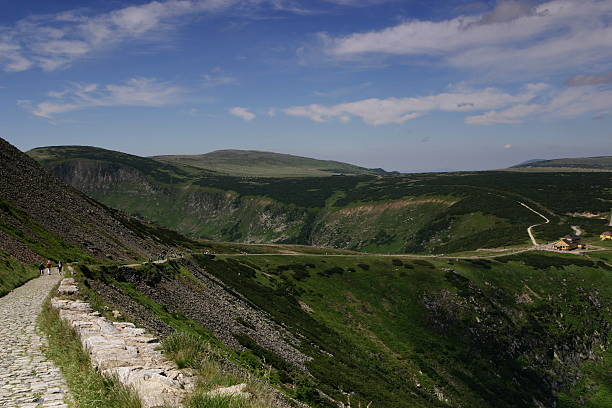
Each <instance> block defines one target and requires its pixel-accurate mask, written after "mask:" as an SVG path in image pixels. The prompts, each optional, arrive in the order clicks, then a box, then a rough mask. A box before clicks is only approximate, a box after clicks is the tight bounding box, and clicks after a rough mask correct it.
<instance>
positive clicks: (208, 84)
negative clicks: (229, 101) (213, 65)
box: [202, 74, 238, 88]
mask: <svg viewBox="0 0 612 408" xmlns="http://www.w3.org/2000/svg"><path fill="white" fill-rule="evenodd" d="M202 79H204V82H203V86H204V87H205V88H212V87H215V86H223V85H235V84H237V83H238V79H237V78H234V77H232V76H229V75H217V74H212V75H211V74H204V75H202Z"/></svg>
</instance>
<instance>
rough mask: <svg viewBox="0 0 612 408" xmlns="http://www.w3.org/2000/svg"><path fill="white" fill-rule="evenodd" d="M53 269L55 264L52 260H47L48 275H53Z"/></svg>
mask: <svg viewBox="0 0 612 408" xmlns="http://www.w3.org/2000/svg"><path fill="white" fill-rule="evenodd" d="M51 268H53V263H52V262H51V260H50V259H48V260H47V275H51Z"/></svg>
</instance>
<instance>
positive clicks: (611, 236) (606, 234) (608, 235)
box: [599, 231, 612, 240]
mask: <svg viewBox="0 0 612 408" xmlns="http://www.w3.org/2000/svg"><path fill="white" fill-rule="evenodd" d="M599 238H601V239H602V240H604V239H612V232H610V231H606V232H602V233H601V234H600V235H599Z"/></svg>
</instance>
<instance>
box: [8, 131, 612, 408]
mask: <svg viewBox="0 0 612 408" xmlns="http://www.w3.org/2000/svg"><path fill="white" fill-rule="evenodd" d="M0 142H2V143H1V144H0V154H1V155H2V156H1V157H0V158H1V159H2V160H0V176H1V177H2V180H4V181H5V183H3V184H0V234H2V235H1V238H2V239H1V240H0V291H3V292H6V291H7V290H10V288H11V287H14V286H16V285H19V284H21V283H23V282H25V281H26V280H27V279H30V278H32V277H33V276H35V275H36V273H37V272H36V270H35V264H36V263H37V262H39V261H40V260H41V259H44V258H51V259H53V260H57V259H58V258H62V260H64V261H66V260H78V261H79V263H78V264H77V265H75V269H76V271H77V276H76V278H77V280H78V281H79V285H80V290H81V291H82V292H81V293H82V296H83V297H84V300H86V301H88V302H89V303H91V304H92V306H93V307H94V308H96V310H98V311H99V312H100V313H102V314H104V315H105V316H107V317H109V318H110V317H111V316H114V315H115V313H111V311H115V310H116V311H119V314H120V316H121V318H122V319H126V320H128V321H132V322H135V323H136V324H138V325H139V326H142V327H145V328H147V329H149V330H150V331H152V332H154V333H156V334H157V335H159V337H160V338H162V339H167V340H166V341H165V342H164V344H165V347H166V348H167V351H168V353H169V355H170V356H171V357H172V358H174V359H175V360H176V361H177V362H179V363H180V364H183V366H191V367H205V366H206V367H210V365H209V362H210V361H215V362H216V363H215V370H218V371H215V372H219V375H218V376H217V375H216V374H215V375H214V376H217V377H219V378H214V379H212V380H211V381H212V382H211V383H214V384H222V383H224V381H226V380H225V379H223V378H226V376H228V375H229V376H235V375H237V377H232V378H238V379H239V381H243V379H244V378H251V379H258V380H257V381H255V383H258V384H263V385H265V384H269V385H272V386H273V387H275V388H276V389H278V390H281V391H282V392H283V393H284V394H286V395H288V396H290V397H291V398H294V399H296V400H298V401H301V402H303V403H305V404H307V406H309V407H312V408H335V407H338V406H342V405H341V404H345V406H346V404H347V402H348V400H349V398H350V400H351V406H353V407H358V406H360V405H361V406H362V407H365V406H367V405H368V404H371V405H370V408H387V407H394V408H402V407H424V408H425V407H427V408H429V407H457V408H458V407H483V408H488V407H495V408H522V407H525V408H527V407H534V406H536V407H545V408H549V407H550V408H553V407H555V408H577V407H589V408H607V407H609V406H610V405H612V390H611V389H610V384H612V378H611V377H610V373H611V372H612V364H611V360H610V358H611V355H610V351H609V343H610V339H609V333H610V322H611V317H612V316H611V307H612V304H611V303H610V302H611V299H612V293H611V290H612V289H611V288H612V281H611V279H612V273H611V272H612V252H611V251H610V250H607V251H599V252H592V253H589V254H588V255H585V256H575V255H560V254H552V253H541V252H526V253H520V254H516V255H513V256H505V257H503V256H502V257H496V258H491V259H477V258H462V257H461V256H458V255H454V256H433V257H430V256H416V255H407V256H399V255H393V256H381V255H367V254H363V253H354V252H350V251H347V250H343V249H332V248H324V247H310V246H309V247H304V246H299V245H292V244H282V245H280V244H270V243H266V244H258V245H248V244H243V243H219V242H212V241H194V240H191V239H188V238H185V237H183V236H181V235H180V234H178V233H176V232H172V231H170V230H167V229H163V228H160V227H157V226H155V225H153V224H146V223H142V222H140V221H138V220H137V219H135V218H134V217H131V216H128V215H126V214H124V213H123V212H120V211H119V210H113V209H110V208H108V207H106V206H105V205H104V204H100V203H99V202H97V201H95V200H94V199H93V198H89V197H88V196H85V195H84V194H83V193H81V192H79V191H77V190H75V189H74V188H72V187H69V186H68V185H65V184H64V183H63V182H61V181H60V180H59V179H57V178H55V177H54V176H52V175H51V174H50V173H48V172H46V171H45V170H44V169H43V168H42V167H41V166H40V165H39V164H37V163H36V162H35V161H33V160H31V159H30V158H28V157H27V156H25V155H24V154H22V153H21V152H19V151H18V150H17V149H15V148H14V147H12V146H10V145H9V144H8V143H5V142H3V141H0ZM83 149H84V148H73V150H72V152H73V154H74V156H70V154H69V152H70V149H64V150H62V151H61V152H58V150H57V149H53V148H52V149H51V150H52V151H51V152H49V151H47V152H46V153H45V156H44V157H40V156H39V159H41V160H42V162H43V164H45V166H47V167H48V168H49V169H51V170H52V171H53V172H54V173H55V174H57V175H58V176H60V177H61V178H62V179H64V180H67V181H69V182H70V183H71V184H72V185H73V186H75V187H77V188H79V189H82V190H83V191H86V192H87V193H88V194H91V195H92V196H93V197H96V198H97V197H100V198H101V199H104V200H105V202H106V203H107V204H112V205H115V206H116V207H118V208H123V209H126V210H128V211H130V212H131V213H136V212H137V211H136V210H138V211H139V212H140V216H141V217H143V216H146V217H147V218H150V219H153V220H156V221H157V222H158V223H159V224H162V225H166V226H171V225H175V226H180V227H181V228H182V229H183V230H186V229H188V228H191V231H192V232H193V235H198V232H201V231H203V230H204V229H205V228H208V230H206V231H210V234H211V235H212V234H220V235H221V236H229V237H231V238H232V239H234V240H236V241H248V240H251V241H254V240H255V239H259V240H261V241H269V242H274V241H277V242H278V241H282V240H284V241H287V242H302V243H313V242H315V243H324V244H326V245H331V246H334V247H337V248H352V249H359V250H361V251H371V252H387V251H398V252H400V251H415V252H423V253H427V252H434V251H436V252H445V253H446V252H455V251H463V250H466V248H468V249H469V248H480V247H484V246H490V247H494V246H500V245H509V244H513V243H515V244H519V245H520V244H522V243H524V242H525V241H526V240H527V238H526V231H525V229H526V227H527V226H528V225H532V224H535V223H541V222H542V220H541V219H540V217H538V216H537V215H535V214H534V213H532V212H531V211H529V210H527V209H526V208H525V207H523V206H521V205H520V204H518V202H519V201H520V202H525V203H527V204H528V205H530V206H532V207H533V208H537V210H538V211H541V212H542V213H545V214H547V216H549V217H550V218H551V220H552V222H551V223H550V224H549V225H547V226H542V227H538V234H539V235H538V236H539V237H555V236H556V235H558V234H560V233H565V232H567V230H568V228H569V226H571V225H575V224H574V223H578V222H579V225H581V227H582V228H583V229H584V230H585V233H586V234H587V237H588V234H590V235H591V236H593V235H595V234H596V233H598V232H599V229H600V228H601V227H602V225H604V222H605V221H604V220H603V217H605V216H607V215H608V212H607V211H609V204H610V202H611V201H612V197H611V196H610V194H611V192H610V190H609V186H610V175H609V174H607V173H589V174H587V173H561V174H558V175H552V174H536V173H525V174H522V173H507V172H482V173H454V174H421V175H403V176H399V175H388V176H365V175H364V176H352V177H329V178H321V177H313V178H286V179H281V178H239V177H230V176H224V175H219V174H216V173H210V172H207V171H204V170H201V169H197V168H195V167H186V166H174V165H171V164H163V165H162V166H161V167H160V166H159V163H158V162H156V161H154V160H152V159H147V158H138V157H135V156H129V155H123V154H122V153H117V152H108V151H96V150H95V149H94V150H88V149H84V150H83ZM53 150H55V152H56V153H57V154H55V155H54V154H52V153H53ZM39 153H41V152H39ZM85 156H86V157H85ZM568 191H571V192H572V193H571V194H568V193H567V192H568ZM597 217H601V218H602V219H599V218H597ZM279 237H282V239H281V238H279ZM245 238H246V239H245ZM160 251H161V252H163V251H171V252H183V253H186V255H185V256H184V257H178V258H175V259H170V260H169V261H167V262H166V263H160V264H155V263H142V264H138V263H137V264H136V265H135V266H134V265H132V266H126V265H125V264H126V263H130V264H131V263H135V262H137V261H138V260H140V261H143V260H144V259H146V258H148V257H150V256H156V255H157V254H159V253H160ZM210 252H214V253H215V254H211V253H210ZM3 292H0V295H1V293H3ZM168 339H169V340H168ZM176 339H188V340H189V341H188V343H189V344H192V346H189V347H192V348H195V349H199V350H201V353H200V354H203V355H205V357H206V359H207V360H205V361H204V362H202V361H200V360H198V358H199V357H198V355H200V354H197V353H196V354H195V355H194V354H193V353H192V354H187V355H186V354H183V351H185V350H187V349H185V348H180V347H179V348H178V349H177V348H176V347H174V348H173V347H170V346H169V344H170V345H171V344H172V343H173V341H175V340H176ZM54 341H55V342H56V343H58V344H59V342H57V338H56V339H55V340H54ZM73 348H74V349H78V344H76V343H75V344H74V347H73ZM177 350H179V351H181V350H182V351H181V352H177ZM187 351H188V350H187ZM173 353H174V354H173ZM210 359H212V360H210ZM204 371H205V370H203V374H206V373H205V372H204ZM208 375H209V377H210V376H211V373H210V372H208ZM221 377H223V378H221ZM74 378H78V373H77V375H75V377H74ZM202 378H206V377H202ZM209 380H210V379H209ZM207 381H208V380H207ZM232 381H237V380H232ZM244 381H246V380H244ZM263 385H262V386H263ZM205 391H207V389H206V388H203V391H202V392H204V394H198V395H203V396H205ZM198 395H196V396H195V397H198ZM270 395H272V394H270ZM271 406H277V407H287V406H288V405H286V404H285V405H282V404H281V405H275V404H272V405H271Z"/></svg>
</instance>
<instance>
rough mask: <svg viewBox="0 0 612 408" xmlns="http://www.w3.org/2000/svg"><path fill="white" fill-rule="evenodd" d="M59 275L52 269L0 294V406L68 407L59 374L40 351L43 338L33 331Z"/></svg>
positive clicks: (15, 407)
mask: <svg viewBox="0 0 612 408" xmlns="http://www.w3.org/2000/svg"><path fill="white" fill-rule="evenodd" d="M60 278H61V277H60V276H59V275H58V273H57V270H54V274H52V275H51V276H47V275H45V276H43V277H41V278H38V279H33V280H31V281H30V282H28V283H26V284H25V285H23V286H21V287H19V288H17V289H15V290H14V291H12V292H11V293H9V294H8V295H6V296H4V297H0V407H6V408H34V407H55V408H65V407H67V405H66V404H64V395H65V394H66V392H67V387H66V384H65V382H64V379H63V377H62V374H61V373H60V371H59V369H58V368H57V367H55V365H54V364H53V363H52V362H51V361H48V360H47V359H46V358H45V356H44V355H43V353H42V351H41V346H43V345H44V344H46V340H45V339H43V338H41V337H40V336H39V335H38V334H37V333H36V318H37V317H38V314H39V313H40V310H41V307H42V303H43V301H44V300H45V298H46V297H47V295H48V294H49V291H50V290H51V287H52V286H53V285H55V284H56V283H57V282H58V281H59V280H60Z"/></svg>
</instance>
